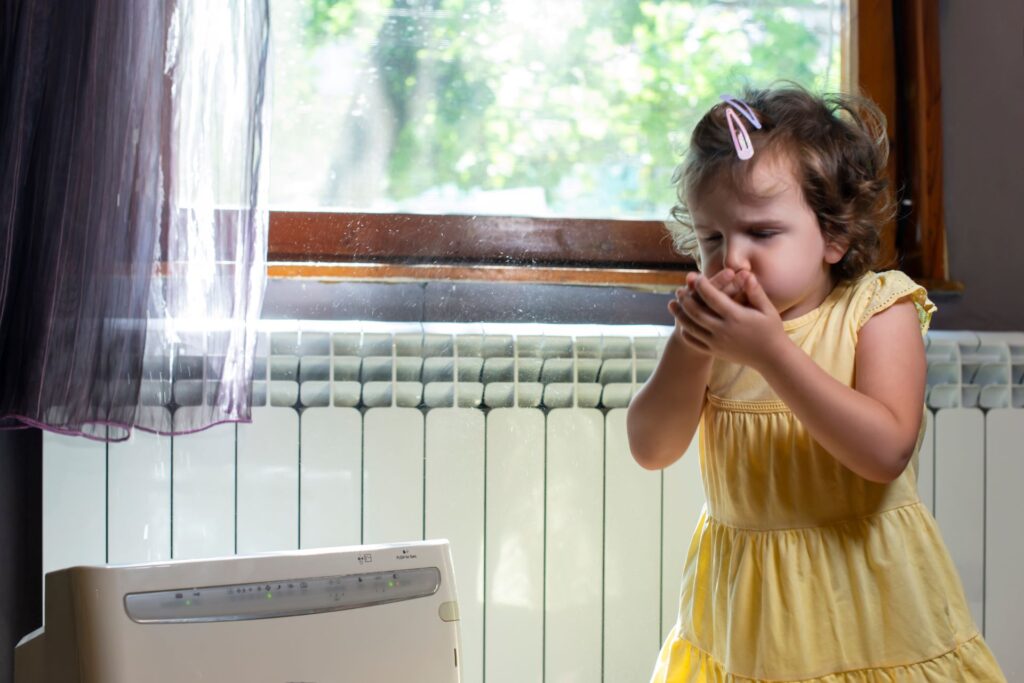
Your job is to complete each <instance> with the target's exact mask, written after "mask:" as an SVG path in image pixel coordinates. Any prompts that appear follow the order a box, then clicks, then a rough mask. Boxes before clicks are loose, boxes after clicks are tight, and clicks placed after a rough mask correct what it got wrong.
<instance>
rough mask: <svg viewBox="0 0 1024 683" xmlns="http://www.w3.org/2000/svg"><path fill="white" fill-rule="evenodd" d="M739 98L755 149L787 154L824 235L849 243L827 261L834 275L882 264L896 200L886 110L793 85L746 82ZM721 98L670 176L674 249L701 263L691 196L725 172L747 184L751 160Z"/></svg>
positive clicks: (839, 278)
mask: <svg viewBox="0 0 1024 683" xmlns="http://www.w3.org/2000/svg"><path fill="white" fill-rule="evenodd" d="M742 99H743V101H744V102H746V104H747V105H749V106H750V108H751V109H753V111H754V113H756V114H757V117H758V119H759V120H760V123H761V129H760V130H756V129H754V128H753V127H752V126H750V125H747V129H748V131H749V133H750V139H751V142H752V144H753V146H754V149H755V156H754V161H757V160H758V158H759V155H764V156H768V155H769V154H770V153H776V152H777V153H781V154H784V155H786V156H788V157H789V158H790V159H791V161H792V163H793V168H794V172H795V173H796V174H797V177H798V179H799V181H800V186H801V188H802V190H803V195H804V199H805V200H806V202H807V204H808V205H809V206H810V207H811V209H812V210H813V211H814V213H815V215H816V216H817V218H818V225H819V226H820V227H821V231H822V233H823V234H824V236H825V238H826V239H827V240H829V241H834V242H838V243H840V244H846V245H848V248H847V251H846V255H845V256H843V258H842V260H840V261H839V262H838V263H836V264H834V265H833V266H832V276H833V278H834V279H835V280H836V282H844V281H850V280H854V279H856V278H858V277H860V276H861V275H863V274H864V273H865V272H867V271H868V270H871V269H872V268H875V267H877V266H879V265H880V264H879V263H878V258H879V237H880V232H881V228H882V226H883V225H884V224H885V222H886V221H887V220H889V219H890V218H891V216H892V215H893V212H894V204H893V200H892V196H891V193H890V191H889V182H888V179H887V177H886V162H887V160H888V156H889V141H888V138H887V136H886V130H885V115H884V114H882V112H881V111H880V110H879V109H878V107H877V106H876V105H875V104H874V103H873V102H872V101H871V100H869V99H867V98H864V97H859V96H857V95H850V94H824V95H820V96H818V95H815V94H812V93H811V92H809V91H807V90H806V89H804V88H802V87H800V86H798V85H793V84H786V85H785V86H782V87H776V88H769V89H747V90H746V91H744V93H743V96H742ZM728 106H729V105H727V104H725V103H724V102H723V103H720V104H717V105H715V106H714V107H712V108H711V109H710V110H709V111H708V112H707V113H706V114H705V115H704V117H703V118H702V119H701V120H700V122H699V123H698V124H697V126H696V128H694V130H693V135H692V136H691V138H690V147H689V148H688V149H687V151H686V153H685V155H684V157H683V162H682V163H681V164H680V165H679V167H678V168H676V171H675V173H674V174H673V177H672V182H673V184H674V185H675V186H676V192H677V198H678V203H677V204H676V205H675V206H674V207H672V211H671V214H672V218H673V219H674V221H673V222H669V223H668V228H669V231H670V232H671V233H672V240H673V242H674V244H675V247H676V249H677V250H678V251H680V252H681V253H683V254H688V255H690V256H693V257H694V258H695V259H697V262H698V264H699V263H700V253H699V250H698V247H697V237H696V233H695V232H694V228H693V217H692V216H691V214H690V210H689V207H688V201H689V199H690V198H692V197H695V196H698V195H700V194H701V192H702V191H703V190H704V188H705V187H707V185H708V183H710V182H711V181H713V180H714V179H716V178H718V177H719V176H720V175H721V174H722V173H728V174H730V176H731V179H732V181H733V184H734V185H733V186H734V187H736V188H739V191H744V190H743V188H745V187H747V182H748V181H749V178H750V175H751V170H752V169H753V167H754V164H753V163H750V162H748V161H741V160H740V159H739V158H738V157H737V155H736V150H735V148H734V147H733V142H732V137H731V136H730V134H729V126H728V123H727V122H726V118H725V109H726V108H727V107H728Z"/></svg>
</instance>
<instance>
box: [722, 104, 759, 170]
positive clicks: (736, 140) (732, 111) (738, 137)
mask: <svg viewBox="0 0 1024 683" xmlns="http://www.w3.org/2000/svg"><path fill="white" fill-rule="evenodd" d="M720 97H721V99H722V101H723V102H725V103H726V104H727V105H728V108H727V109H726V110H725V120H726V122H727V123H728V124H729V133H730V135H732V144H733V146H734V147H735V148H736V156H738V157H739V158H740V159H741V160H742V161H746V160H747V159H749V158H750V157H752V156H754V145H753V143H752V142H751V141H750V133H748V132H747V127H746V126H745V125H743V121H742V120H741V119H740V117H739V116H737V115H736V113H737V112H739V113H740V114H742V115H743V117H744V118H746V119H747V121H750V125H752V126H753V127H754V128H756V129H758V130H760V129H761V122H760V121H759V120H758V118H757V114H755V113H754V110H753V109H751V108H750V106H749V105H748V104H747V103H746V102H744V101H743V100H740V99H737V98H735V97H732V96H731V95H721V96H720Z"/></svg>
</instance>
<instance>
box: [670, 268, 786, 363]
mask: <svg viewBox="0 0 1024 683" xmlns="http://www.w3.org/2000/svg"><path fill="white" fill-rule="evenodd" d="M722 272H725V271H722ZM719 274H721V273H719ZM731 279H733V280H734V281H735V285H736V288H737V290H738V292H740V293H741V294H742V295H743V297H744V298H745V299H746V304H744V303H741V302H739V301H736V300H735V299H736V297H730V296H728V295H727V294H726V293H725V292H724V291H722V290H721V289H720V288H719V287H716V286H714V284H713V283H712V282H711V281H709V280H708V279H707V278H703V277H698V278H696V280H695V281H694V283H693V287H692V288H691V289H693V291H694V292H695V293H696V294H697V297H699V298H697V297H686V298H684V300H683V301H682V304H681V308H682V313H681V324H682V327H683V329H684V330H685V332H686V340H687V342H688V343H690V344H691V345H693V346H694V347H696V348H697V349H699V350H701V351H703V352H704V353H708V354H711V355H713V356H717V357H719V358H723V359H725V360H728V361H732V362H734V363H740V364H743V365H748V366H750V367H753V368H755V369H756V368H758V367H760V366H761V365H762V364H763V363H766V362H769V360H770V358H771V357H772V356H773V355H774V353H775V351H776V349H778V348H779V346H778V345H779V343H781V342H783V341H786V340H788V337H786V333H785V330H784V328H783V326H782V318H780V317H779V312H778V311H776V310H775V306H774V305H773V304H772V302H771V301H769V299H768V295H767V294H765V291H764V289H762V288H761V285H760V283H759V282H758V281H757V278H756V277H755V276H754V274H753V273H751V272H750V271H740V272H739V273H736V274H735V276H734V277H733V278H731Z"/></svg>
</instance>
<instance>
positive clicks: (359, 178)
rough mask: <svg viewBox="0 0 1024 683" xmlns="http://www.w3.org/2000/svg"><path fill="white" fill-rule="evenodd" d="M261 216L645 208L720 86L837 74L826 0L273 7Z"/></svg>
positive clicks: (659, 196)
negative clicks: (266, 209)
mask: <svg viewBox="0 0 1024 683" xmlns="http://www.w3.org/2000/svg"><path fill="white" fill-rule="evenodd" d="M271 6H272V13H273V16H272V26H273V28H272V41H273V56H272V63H271V68H272V79H271V82H272V106H273V119H272V130H271V140H272V142H271V150H270V174H271V176H270V177H271V183H270V190H271V203H272V207H273V208H278V209H303V210H330V211H355V212H385V213H399V212H401V213H433V214H489V215H526V216H537V217H550V216H554V217H601V218H639V219H650V218H657V219H661V218H664V217H665V215H666V213H667V208H668V207H669V206H670V205H671V203H672V201H673V191H672V187H671V182H670V179H671V175H672V169H673V168H674V167H675V165H676V164H677V163H678V160H679V155H680V153H681V152H682V150H683V148H684V146H685V141H686V135H687V134H688V132H689V130H690V129H691V128H692V126H693V125H694V124H695V123H696V121H697V119H698V117H699V116H700V114H701V113H702V112H703V111H705V110H706V109H707V107H708V106H710V105H711V104H712V103H714V102H715V101H716V100H717V97H718V95H719V94H720V93H723V92H729V91H736V90H737V89H738V88H739V87H741V86H742V85H743V84H746V83H749V84H752V85H765V84H769V83H771V82H773V81H776V80H779V79H788V80H792V81H795V82H797V83H801V84H803V85H806V86H808V87H811V88H815V89H836V88H838V86H839V82H840V73H841V68H840V66H841V65H840V63H839V62H840V54H841V49H840V45H841V42H842V41H841V35H842V30H843V25H844V23H845V12H846V9H845V7H846V3H845V2H842V0H732V1H728V2H726V1H724V0H717V1H714V0H694V1H691V2H683V1H670V0H273V2H272V3H271Z"/></svg>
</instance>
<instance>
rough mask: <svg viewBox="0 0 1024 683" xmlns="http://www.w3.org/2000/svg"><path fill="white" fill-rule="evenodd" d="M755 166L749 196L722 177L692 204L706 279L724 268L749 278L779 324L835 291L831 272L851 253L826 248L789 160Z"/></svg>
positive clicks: (769, 158)
mask: <svg viewBox="0 0 1024 683" xmlns="http://www.w3.org/2000/svg"><path fill="white" fill-rule="evenodd" d="M753 163H756V166H754V168H753V169H752V172H751V176H750V178H749V186H748V187H747V188H744V189H745V190H746V191H743V192H741V191H738V190H737V188H735V187H734V186H733V182H732V181H731V179H730V178H729V177H728V176H723V177H720V178H719V179H717V180H716V179H712V180H711V181H710V182H709V183H708V187H707V190H706V191H705V192H703V193H702V194H701V195H700V196H699V197H692V198H691V199H692V201H691V202H690V212H691V214H692V216H693V221H694V228H695V229H696V232H697V239H698V242H699V246H700V256H701V270H702V271H703V273H704V274H705V275H707V276H709V277H710V276H713V275H714V274H715V273H717V272H719V271H721V270H723V269H725V268H731V269H733V270H735V271H737V272H738V271H741V270H749V271H751V272H752V273H753V274H754V275H755V276H757V279H758V281H759V282H760V283H761V287H762V288H764V291H765V293H766V294H767V295H768V298H769V299H770V300H771V302H772V303H773V304H774V305H775V308H776V310H778V312H779V315H780V316H781V317H782V319H783V320H791V319H793V318H796V317H799V316H801V315H803V314H804V313H807V312H808V311H811V310H813V309H814V308H816V307H817V306H818V305H819V304H820V303H821V302H822V301H823V300H824V299H825V297H826V296H828V293H829V292H830V291H832V286H833V282H832V277H831V275H830V269H829V266H831V265H832V264H834V263H837V262H838V261H839V260H840V259H841V258H842V257H843V254H845V253H846V247H845V246H844V245H839V244H836V243H831V242H826V240H825V237H824V235H823V234H822V232H821V228H820V227H819V226H818V219H817V217H816V216H815V215H814V211H813V210H812V209H811V207H810V206H808V204H807V202H806V201H805V200H804V194H803V190H802V189H801V188H800V183H799V182H798V180H797V178H796V176H795V175H794V173H793V168H792V164H791V162H789V161H788V159H785V158H784V157H780V156H779V155H771V154H765V155H762V156H761V157H760V158H757V157H755V159H754V161H753Z"/></svg>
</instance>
